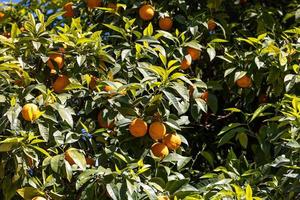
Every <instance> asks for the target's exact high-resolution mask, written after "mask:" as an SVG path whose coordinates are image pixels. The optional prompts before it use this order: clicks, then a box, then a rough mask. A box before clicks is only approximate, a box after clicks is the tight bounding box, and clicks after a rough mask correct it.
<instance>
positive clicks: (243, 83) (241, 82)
mask: <svg viewBox="0 0 300 200" xmlns="http://www.w3.org/2000/svg"><path fill="white" fill-rule="evenodd" d="M236 84H237V86H239V87H240V88H249V87H251V86H252V80H251V78H250V77H249V76H248V75H244V76H243V77H242V78H240V79H238V80H237V81H236Z"/></svg>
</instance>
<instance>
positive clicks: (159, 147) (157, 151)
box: [151, 142, 169, 159]
mask: <svg viewBox="0 0 300 200" xmlns="http://www.w3.org/2000/svg"><path fill="white" fill-rule="evenodd" d="M151 152H152V153H153V155H154V156H155V157H159V158H161V159H162V158H164V157H166V156H167V155H168V154H169V149H168V147H167V146H166V145H165V144H163V143H160V142H157V143H154V144H153V145H152V146H151Z"/></svg>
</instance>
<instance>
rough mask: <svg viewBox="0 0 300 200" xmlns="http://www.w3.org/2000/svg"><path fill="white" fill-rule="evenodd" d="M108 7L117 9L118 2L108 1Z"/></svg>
mask: <svg viewBox="0 0 300 200" xmlns="http://www.w3.org/2000/svg"><path fill="white" fill-rule="evenodd" d="M106 7H108V8H111V9H113V10H117V4H116V3H108V4H107V5H106Z"/></svg>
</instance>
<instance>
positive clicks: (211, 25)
mask: <svg viewBox="0 0 300 200" xmlns="http://www.w3.org/2000/svg"><path fill="white" fill-rule="evenodd" d="M216 27H217V24H216V22H215V21H214V20H213V19H210V20H208V22H207V29H208V30H209V31H213V30H215V29H216Z"/></svg>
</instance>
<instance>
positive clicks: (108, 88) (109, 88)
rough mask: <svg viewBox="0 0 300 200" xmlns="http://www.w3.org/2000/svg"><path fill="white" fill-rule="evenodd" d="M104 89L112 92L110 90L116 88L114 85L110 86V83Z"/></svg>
mask: <svg viewBox="0 0 300 200" xmlns="http://www.w3.org/2000/svg"><path fill="white" fill-rule="evenodd" d="M103 90H104V91H105V92H110V91H113V90H115V88H114V87H112V86H110V85H106V86H104V87H103Z"/></svg>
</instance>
